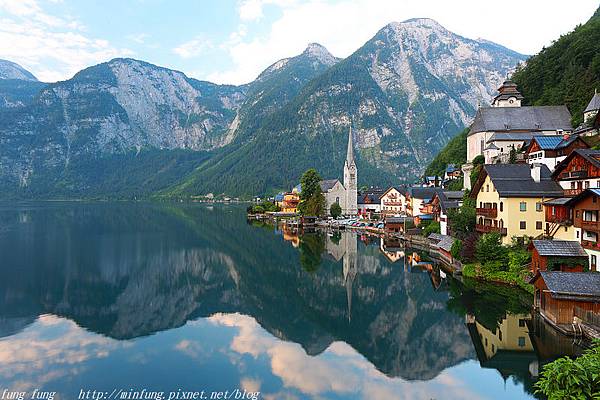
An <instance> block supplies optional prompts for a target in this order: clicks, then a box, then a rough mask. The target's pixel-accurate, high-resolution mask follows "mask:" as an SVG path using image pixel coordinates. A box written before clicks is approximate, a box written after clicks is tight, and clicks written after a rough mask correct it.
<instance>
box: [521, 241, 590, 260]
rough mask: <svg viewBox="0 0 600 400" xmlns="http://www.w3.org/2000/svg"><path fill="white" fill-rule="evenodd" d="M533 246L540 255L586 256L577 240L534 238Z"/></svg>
mask: <svg viewBox="0 0 600 400" xmlns="http://www.w3.org/2000/svg"><path fill="white" fill-rule="evenodd" d="M533 247H535V249H536V250H537V251H538V253H539V254H540V255H541V256H559V257H587V253H586V252H585V250H583V247H581V245H580V244H579V242H575V241H572V240H534V241H533Z"/></svg>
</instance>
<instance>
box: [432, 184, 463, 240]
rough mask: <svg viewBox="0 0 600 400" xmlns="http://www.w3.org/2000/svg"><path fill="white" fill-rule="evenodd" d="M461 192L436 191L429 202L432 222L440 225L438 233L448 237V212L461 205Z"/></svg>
mask: <svg viewBox="0 0 600 400" xmlns="http://www.w3.org/2000/svg"><path fill="white" fill-rule="evenodd" d="M463 196H464V192H463V191H446V190H444V191H438V192H436V193H435V195H434V196H433V199H432V200H431V207H432V214H433V216H434V220H435V221H437V222H439V223H440V233H441V234H442V235H449V234H450V230H449V228H448V211H449V210H451V209H457V208H459V207H460V206H461V205H462V199H463Z"/></svg>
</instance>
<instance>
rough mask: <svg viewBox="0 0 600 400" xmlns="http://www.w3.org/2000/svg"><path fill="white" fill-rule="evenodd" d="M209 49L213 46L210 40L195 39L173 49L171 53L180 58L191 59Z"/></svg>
mask: <svg viewBox="0 0 600 400" xmlns="http://www.w3.org/2000/svg"><path fill="white" fill-rule="evenodd" d="M211 48H213V44H212V42H211V41H210V40H208V39H204V38H202V37H196V38H194V39H192V40H190V41H188V42H185V43H182V44H180V45H179V46H177V47H175V48H174V49H173V53H175V54H177V55H178V56H180V57H182V58H192V57H197V56H199V55H201V54H202V53H204V51H206V50H208V49H211Z"/></svg>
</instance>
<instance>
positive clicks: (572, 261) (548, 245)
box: [529, 240, 588, 274]
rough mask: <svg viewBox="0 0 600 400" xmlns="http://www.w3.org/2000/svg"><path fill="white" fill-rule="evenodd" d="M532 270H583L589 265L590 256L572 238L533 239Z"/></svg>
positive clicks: (531, 246) (531, 248)
mask: <svg viewBox="0 0 600 400" xmlns="http://www.w3.org/2000/svg"><path fill="white" fill-rule="evenodd" d="M529 250H530V251H531V272H533V273H534V274H535V273H537V272H538V271H563V272H583V271H584V270H586V269H587V266H588V256H587V253H586V252H585V251H584V250H583V247H581V245H580V244H579V243H577V242H574V241H570V240H532V241H531V243H530V245H529Z"/></svg>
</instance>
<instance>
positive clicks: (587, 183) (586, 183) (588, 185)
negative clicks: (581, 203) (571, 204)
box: [585, 181, 590, 189]
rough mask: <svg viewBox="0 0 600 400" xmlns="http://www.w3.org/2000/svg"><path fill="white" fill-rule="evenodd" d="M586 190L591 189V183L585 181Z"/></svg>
mask: <svg viewBox="0 0 600 400" xmlns="http://www.w3.org/2000/svg"><path fill="white" fill-rule="evenodd" d="M585 188H586V189H589V188H590V181H585Z"/></svg>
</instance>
